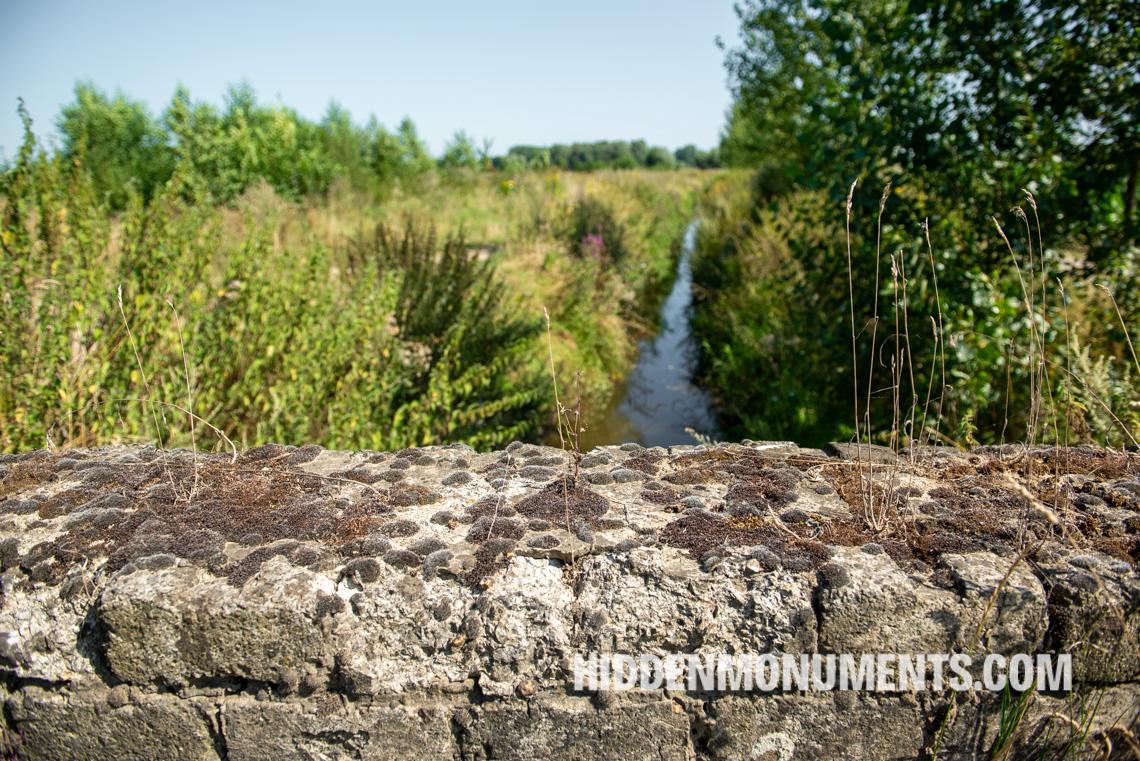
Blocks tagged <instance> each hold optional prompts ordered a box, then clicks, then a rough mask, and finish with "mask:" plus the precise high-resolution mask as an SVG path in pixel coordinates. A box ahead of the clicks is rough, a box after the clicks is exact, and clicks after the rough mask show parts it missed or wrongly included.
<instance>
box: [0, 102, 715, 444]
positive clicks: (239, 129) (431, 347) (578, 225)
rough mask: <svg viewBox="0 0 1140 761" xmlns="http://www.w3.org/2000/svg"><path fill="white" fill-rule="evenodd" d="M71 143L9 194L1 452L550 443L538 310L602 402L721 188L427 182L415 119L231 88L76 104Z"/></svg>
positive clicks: (696, 177)
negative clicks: (159, 108)
mask: <svg viewBox="0 0 1140 761" xmlns="http://www.w3.org/2000/svg"><path fill="white" fill-rule="evenodd" d="M24 116H25V118H27V115H26V114H25V115H24ZM60 124H61V127H62V132H63V133H64V135H65V139H64V141H63V145H62V147H61V149H60V150H58V151H45V150H43V149H41V148H40V147H39V146H38V145H37V144H36V141H35V140H34V138H33V137H32V133H31V131H30V129H29V130H28V131H27V138H26V141H25V143H24V145H23V146H22V148H21V149H20V151H19V153H18V155H17V156H16V157H15V158H14V159H13V161H12V162H11V165H10V166H8V167H7V169H6V171H5V172H4V174H3V193H2V198H0V210H2V213H3V229H2V233H0V235H2V243H3V252H4V257H3V263H2V265H0V277H3V279H4V281H5V283H6V291H5V296H4V298H3V300H2V301H0V449H2V450H4V451H12V450H17V449H26V448H34V447H42V446H45V445H55V446H65V445H93V444H100V443H110V442H119V441H130V440H139V439H141V440H150V441H159V442H161V443H163V444H164V445H190V444H191V443H192V438H196V443H197V446H199V447H203V448H205V447H210V446H213V445H214V444H215V443H218V439H217V437H216V436H214V434H213V432H212V430H211V428H210V426H216V427H217V429H219V430H221V431H224V432H225V433H227V434H228V435H229V436H230V437H231V438H232V439H233V440H234V441H235V442H237V443H238V444H239V445H243V446H251V445H255V444H258V443H263V442H269V441H276V442H285V443H295V444H302V443H308V442H314V443H320V444H324V445H327V446H330V447H345V448H357V447H369V448H377V449H389V448H398V447H402V446H408V445H421V444H429V443H441V442H451V441H464V442H467V443H470V444H472V445H475V446H478V447H483V448H485V447H491V446H494V445H501V444H504V443H506V442H509V441H510V440H512V439H516V438H518V439H536V438H539V437H540V436H541V435H542V431H543V430H544V429H545V428H546V427H547V426H548V425H550V422H549V421H550V420H551V402H550V375H549V371H548V370H546V368H545V362H546V359H547V349H546V343H545V333H544V330H543V319H542V318H543V307H546V308H547V309H548V310H549V312H550V314H551V318H552V322H553V328H554V332H555V341H554V343H555V352H556V364H557V365H558V368H559V371H560V372H565V373H566V374H568V375H569V374H570V373H573V372H577V371H581V373H582V388H583V393H584V394H585V395H586V396H587V398H589V399H590V400H602V399H604V398H606V396H607V395H608V394H609V392H610V389H611V387H612V384H613V383H614V381H615V380H617V379H618V378H620V377H621V376H622V375H623V374H624V373H625V371H626V370H627V369H628V367H629V366H630V364H631V363H632V361H633V359H634V355H635V346H636V338H637V337H638V335H639V334H640V333H641V332H642V331H643V330H645V329H648V328H649V327H650V323H651V322H652V315H653V313H654V310H653V304H654V302H655V300H656V299H657V298H658V295H659V294H660V292H661V291H662V289H663V288H664V287H665V286H666V285H667V284H668V282H669V280H670V278H671V276H672V271H673V266H674V263H675V257H676V250H677V243H678V241H679V239H680V237H681V234H682V232H683V229H684V227H685V225H686V223H687V222H688V220H689V219H690V218H691V215H692V213H693V208H694V204H695V200H696V198H697V196H698V194H699V193H700V192H701V191H702V189H703V188H704V186H705V185H706V184H707V182H708V181H709V180H710V178H711V176H712V175H711V174H709V173H705V172H701V171H699V170H696V169H687V170H664V171H649V170H644V169H641V170H632V171H623V172H617V171H598V172H593V173H589V174H585V173H571V172H564V171H560V170H558V169H547V170H544V171H525V172H518V173H509V172H503V171H496V170H494V168H493V164H492V163H491V162H489V161H488V162H483V163H477V164H475V165H467V164H466V163H463V162H459V163H456V162H452V161H450V160H449V159H448V157H447V155H446V154H445V156H444V159H443V160H442V161H438V162H437V161H436V160H434V159H431V158H430V157H428V156H427V153H426V151H425V150H424V149H423V147H422V143H419V141H418V138H416V137H415V133H414V128H413V127H411V123H410V122H405V123H404V124H403V125H401V127H400V128H399V129H398V130H397V131H395V132H392V133H389V132H387V131H384V130H383V129H382V128H380V127H378V126H376V125H375V124H374V123H372V124H370V125H366V126H365V127H363V128H361V127H356V126H353V125H352V123H351V122H350V121H348V120H347V118H346V116H345V118H343V119H342V116H341V115H340V114H339V112H333V113H331V114H330V116H329V117H327V118H326V120H325V122H324V123H323V124H322V125H313V124H309V123H306V122H305V121H304V120H303V119H300V118H299V117H296V115H295V114H293V113H292V112H290V111H288V110H287V109H283V108H268V107H262V106H259V105H257V104H256V102H255V101H253V100H252V95H251V94H249V93H248V91H246V90H242V89H239V90H235V92H234V93H232V94H231V99H230V102H229V103H228V104H227V105H226V106H225V108H224V109H221V110H217V109H213V108H212V107H210V106H208V105H204V104H193V103H191V102H190V101H189V99H188V98H187V97H185V95H184V94H183V93H179V94H178V95H176V97H175V100H174V102H173V103H172V105H171V107H170V109H169V110H168V112H167V113H166V114H165V115H164V116H163V117H162V118H161V119H151V118H150V117H149V116H147V115H146V113H145V110H143V109H141V107H140V106H138V104H132V103H131V102H130V101H129V100H127V99H125V98H122V97H118V98H105V97H103V96H100V95H99V94H98V92H97V91H95V90H93V89H91V88H83V87H81V88H79V90H78V91H77V99H76V102H75V103H73V104H72V105H70V106H68V107H67V108H66V109H65V110H64V113H63V116H62V117H61V119H60ZM69 125H70V126H69ZM75 125H80V126H75ZM335 125H340V126H339V127H338V126H335ZM29 126H30V125H29ZM336 156H341V157H342V159H343V160H334V159H335V157H336ZM449 162H450V163H449ZM191 410H192V411H193V417H191V416H190V415H189V412H190V411H191ZM191 420H193V421H194V423H195V425H193V426H192V425H191V424H190V423H191Z"/></svg>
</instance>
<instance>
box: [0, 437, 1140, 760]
mask: <svg viewBox="0 0 1140 761" xmlns="http://www.w3.org/2000/svg"><path fill="white" fill-rule="evenodd" d="M1138 548H1140V455H1137V454H1136V453H1130V452H1114V451H1108V450H1101V449H1091V448H1071V449H1047V448H1033V449H1028V448H1025V447H1007V448H1001V449H998V448H988V449H979V450H975V451H972V452H961V451H956V450H943V449H924V450H920V451H918V452H916V453H914V456H913V457H912V456H906V457H902V458H897V457H895V456H894V455H893V454H892V453H890V452H889V451H887V450H883V449H878V448H876V449H874V450H873V451H868V450H866V449H865V448H864V449H863V450H861V451H856V450H855V449H854V448H853V447H851V446H849V445H834V446H831V447H828V448H827V449H826V450H812V449H803V448H800V447H797V446H794V445H792V444H788V443H784V442H769V443H752V442H746V443H743V444H718V445H709V446H687V447H673V448H671V449H669V450H665V449H660V448H655V449H645V448H642V447H639V446H636V445H625V446H620V447H619V446H615V447H602V448H599V449H595V450H594V451H592V452H589V453H587V454H586V455H585V456H584V457H581V458H575V457H574V456H572V455H571V454H569V453H566V452H563V451H560V450H557V449H552V448H548V447H540V446H532V445H525V444H513V445H511V446H510V447H508V448H507V449H506V450H504V451H497V452H489V453H477V452H474V451H472V450H470V449H468V448H466V447H459V446H446V447H427V448H419V449H409V450H404V451H401V452H393V453H381V452H337V451H329V450H324V449H322V448H320V447H315V446H307V447H300V448H293V447H282V446H265V447H258V448H256V449H252V450H249V451H247V452H244V453H242V454H240V455H239V456H237V457H236V458H234V459H231V458H230V457H229V456H225V455H201V454H199V455H194V454H192V453H189V452H186V451H158V450H155V449H153V448H149V447H115V448H105V449H90V450H70V451H62V452H46V451H44V452H34V453H29V454H24V455H16V456H4V457H2V458H0V570H2V576H0V583H2V593H3V598H2V600H0V672H2V673H3V675H4V681H3V683H2V684H3V688H2V689H3V694H4V695H6V696H7V697H6V721H7V723H8V724H9V725H10V727H11V728H12V729H11V731H12V732H15V733H17V734H19V735H20V736H22V737H23V738H24V743H25V753H26V755H27V757H29V758H37V757H44V758H57V757H68V755H69V754H71V755H75V754H78V755H89V754H90V752H91V751H90V747H93V746H90V747H89V745H85V744H84V743H87V742H89V741H90V738H89V737H87V735H88V734H89V733H91V732H95V733H100V732H101V733H102V734H103V735H106V734H107V732H111V734H112V735H114V734H115V732H119V733H121V734H123V738H127V737H128V735H130V734H131V733H134V734H135V736H136V738H137V737H138V735H137V733H138V732H139V731H141V730H140V729H139V727H140V726H142V727H149V730H148V731H153V732H155V733H157V734H156V735H155V737H154V738H151V739H152V740H153V742H155V743H161V744H164V745H165V746H166V747H170V748H178V749H180V750H178V752H177V753H175V754H174V755H172V756H171V757H193V758H211V757H223V758H227V757H228V758H243V757H244V758H257V757H263V756H259V755H258V751H260V750H264V749H266V748H269V747H276V745H274V743H276V744H277V745H280V746H281V749H280V751H279V753H280V754H283V757H297V758H319V757H344V758H382V757H399V754H398V753H396V750H398V749H399V748H403V747H406V743H407V742H409V741H410V740H409V739H408V738H415V739H414V741H415V742H422V743H426V744H427V745H426V746H425V747H434V748H436V749H437V750H438V755H440V756H441V757H454V758H483V757H486V758H492V757H493V758H499V757H512V753H514V754H516V755H517V756H518V757H520V758H523V757H532V756H529V755H527V753H531V752H533V753H535V754H537V753H539V752H543V753H552V752H554V751H553V750H552V749H553V748H554V747H555V746H556V745H558V743H562V744H563V745H565V746H566V747H571V748H575V749H576V750H574V754H576V755H571V756H567V757H598V758H601V757H607V754H608V755H609V757H640V755H639V754H640V753H641V751H639V750H637V749H639V748H640V749H642V750H645V749H646V748H656V749H657V751H660V755H661V756H662V757H671V756H673V755H675V756H676V757H679V758H692V757H710V758H738V757H739V758H746V757H752V756H750V755H749V754H750V753H752V750H750V749H754V747H755V746H756V744H757V743H761V740H760V739H757V738H759V737H760V735H758V734H757V732H760V730H761V729H762V728H763V727H767V726H769V725H770V726H771V727H777V729H773V730H772V731H773V732H776V733H777V734H779V733H780V732H784V733H786V734H787V735H788V738H789V739H788V742H789V743H791V746H788V747H792V748H793V750H794V755H795V757H805V758H808V757H813V756H812V755H810V753H816V754H826V752H827V749H828V748H833V747H841V746H842V743H850V742H853V741H854V740H853V739H852V738H853V734H852V733H858V732H861V731H864V730H865V729H866V727H865V726H863V724H861V723H860V722H863V723H864V724H865V722H867V721H870V719H869V718H868V717H876V718H875V719H874V720H875V721H882V722H888V723H889V722H897V723H898V736H897V741H896V740H892V743H893V744H892V743H887V744H886V745H883V746H882V747H881V748H878V747H877V746H875V745H874V744H871V745H868V750H867V752H868V755H867V757H869V758H870V757H898V756H900V755H901V756H903V757H906V756H907V754H910V753H912V751H913V754H915V755H917V754H918V753H919V752H920V750H921V748H922V747H923V746H924V745H925V744H927V743H928V742H929V737H928V734H929V731H930V726H931V721H932V719H931V718H930V717H931V716H932V715H934V714H936V713H937V712H938V710H941V709H938V708H937V706H936V705H935V703H934V702H930V703H923V701H921V700H920V701H918V702H914V701H911V702H907V701H905V700H901V699H900V700H899V701H892V700H888V701H886V702H883V701H882V700H879V699H878V698H877V697H876V698H872V697H871V696H865V695H859V696H854V697H853V696H850V695H849V696H847V697H848V698H850V701H853V702H851V706H854V708H851V706H849V707H848V708H849V709H850V710H847V709H844V708H843V707H842V705H841V704H840V703H839V702H836V701H838V700H839V698H834V699H833V698H832V697H830V696H787V697H785V698H780V697H779V696H750V697H742V696H739V695H704V696H699V699H698V698H694V697H693V696H689V695H681V696H678V695H670V694H665V693H663V692H660V691H657V692H652V693H649V694H640V693H639V694H636V695H623V696H622V697H621V699H620V700H613V699H607V700H602V701H601V703H599V700H601V699H600V698H599V697H598V696H590V695H581V694H578V693H575V691H574V690H573V689H572V684H571V682H572V680H571V677H570V671H569V669H570V666H569V663H570V659H571V657H572V655H573V654H575V653H578V652H587V651H593V652H597V651H601V652H628V653H671V652H702V651H710V652H752V653H759V652H783V653H861V652H924V653H926V652H929V653H935V652H977V653H981V652H1003V653H1022V652H1024V653H1043V652H1054V653H1056V652H1073V653H1074V654H1075V658H1076V661H1077V666H1076V672H1077V677H1078V680H1079V681H1080V682H1081V683H1082V684H1089V685H1096V686H1098V688H1101V689H1106V690H1111V691H1113V692H1112V695H1113V697H1112V700H1114V701H1117V702H1118V703H1120V704H1121V705H1123V706H1128V705H1130V704H1131V702H1132V701H1133V700H1136V701H1137V702H1136V705H1137V706H1140V692H1137V690H1138V689H1140V687H1138V685H1137V682H1138V677H1137V674H1138V672H1140V649H1138V639H1137V628H1138V626H1137V620H1138V616H1137V609H1138V607H1140V575H1138V572H1137V560H1138V552H1140V550H1138ZM780 700H791V701H792V702H791V703H782V702H779V701H780ZM844 700H847V698H844ZM773 701H776V702H773ZM1110 703H1111V701H1110ZM1111 704H1112V705H1116V703H1111ZM1042 705H1044V703H1043V704H1042ZM855 709H858V710H855ZM861 711H862V712H863V713H860V712H861ZM829 717H830V718H829ZM140 722H141V724H140ZM646 722H650V723H649V724H646ZM813 722H814V724H818V729H817V730H813V732H814V734H811V736H810V737H809V736H805V735H803V734H802V732H800V733H797V732H796V731H793V730H792V729H789V727H792V726H793V725H794V726H798V727H803V726H808V725H813V726H814V724H813ZM68 726H73V727H75V728H82V731H81V729H72V730H69V729H68ZM108 727H111V728H112V729H108ZM115 727H118V729H114V728H115ZM607 727H611V728H613V727H616V728H618V729H613V731H612V732H610V731H609V730H607V729H606V728H607ZM652 727H656V728H652ZM860 727H863V729H860ZM781 728H782V729H781ZM116 736H117V735H116ZM764 736H765V737H766V736H767V735H764ZM781 736H782V735H781ZM985 736H987V735H986V732H982V735H981V737H983V738H984V737H985ZM991 736H992V733H991ZM970 738H973V739H970ZM123 742H126V743H127V744H126V745H123V746H121V747H120V746H116V750H115V753H118V755H115V756H113V757H116V758H126V757H140V758H142V757H154V756H148V755H146V754H145V753H138V754H136V755H134V756H132V755H131V753H132V751H131V750H130V747H131V746H130V743H129V738H128V739H123ZM149 742H150V740H148V743H149ZM770 742H771V743H776V744H775V745H773V747H774V748H776V749H777V751H779V752H778V753H777V755H775V756H772V757H773V758H777V757H779V758H784V757H785V755H781V754H783V753H784V751H783V750H780V748H785V749H786V747H785V746H786V744H785V745H781V744H780V743H783V742H784V741H783V740H779V742H777V741H776V740H771V741H770ZM957 742H959V744H960V745H961V744H962V743H965V745H962V746H961V747H967V746H969V743H970V742H974V743H977V742H979V740H978V736H977V735H976V733H975V734H974V735H963V736H962V737H960V738H959V739H958V741H957ZM567 743H568V745H567ZM761 744H763V743H761ZM243 748H244V749H245V750H244V751H243V750H242V749H243ZM346 748H347V749H348V750H346ZM797 748H798V750H795V749H797ZM386 749H387V750H386ZM393 749H396V750H393ZM543 749H545V750H543ZM615 749H616V750H615ZM622 749H625V750H622ZM524 750H525V751H526V753H524V752H523V751H524ZM673 750H675V751H676V754H674V753H673ZM880 750H881V751H882V753H879V751H880ZM626 751H628V754H627V755H624V756H623V755H622V753H625V752H626ZM657 751H655V753H656V752H657ZM809 751H810V753H809ZM101 752H103V751H101ZM774 752H775V751H774ZM103 753H104V755H102V756H100V755H98V754H96V755H95V756H94V757H112V756H110V755H106V754H107V753H110V751H105V752H103ZM805 753H807V754H808V755H804V754H805ZM321 754H325V755H324V756H322V755H321ZM338 754H339V755H338ZM591 754H593V755H591ZM614 754H617V755H616V756H615V755H614ZM431 756H432V754H431V753H428V754H427V757H431ZM787 757H789V758H790V757H792V756H787Z"/></svg>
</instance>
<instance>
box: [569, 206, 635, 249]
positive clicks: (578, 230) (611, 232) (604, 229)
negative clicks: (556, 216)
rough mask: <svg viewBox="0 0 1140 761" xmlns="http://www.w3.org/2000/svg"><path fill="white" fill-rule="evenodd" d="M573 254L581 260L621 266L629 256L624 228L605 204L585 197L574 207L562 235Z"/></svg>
mask: <svg viewBox="0 0 1140 761" xmlns="http://www.w3.org/2000/svg"><path fill="white" fill-rule="evenodd" d="M563 235H564V238H565V240H566V243H567V245H568V246H569V249H570V253H571V254H573V255H574V256H575V257H577V258H579V259H587V258H589V259H594V260H597V261H601V262H613V263H615V264H616V263H621V262H622V261H623V260H624V259H625V256H626V244H625V228H624V227H623V226H622V225H621V223H620V222H618V221H617V219H616V217H615V216H614V213H613V210H612V209H611V208H610V207H609V206H608V205H606V203H605V202H603V201H600V200H598V199H596V198H592V197H589V196H587V197H585V198H582V199H580V200H579V201H578V202H577V203H575V204H574V209H573V210H572V211H571V212H570V219H569V223H568V225H567V227H566V231H565V232H564V233H563Z"/></svg>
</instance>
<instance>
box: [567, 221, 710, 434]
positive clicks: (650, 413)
mask: <svg viewBox="0 0 1140 761" xmlns="http://www.w3.org/2000/svg"><path fill="white" fill-rule="evenodd" d="M696 241H697V223H696V222H695V221H694V222H691V223H690V224H689V226H688V228H687V229H686V230H685V235H684V239H683V241H682V244H681V256H680V258H679V259H678V262H677V274H676V277H675V279H674V280H673V287H672V290H670V292H669V296H668V297H667V298H666V299H665V303H664V304H662V306H661V313H660V326H661V328H660V330H659V332H658V333H657V335H655V336H653V337H651V338H647V339H645V340H643V341H640V342H639V343H638V358H637V364H636V365H634V367H633V369H632V370H631V371H630V372H629V375H627V376H626V378H625V380H624V381H623V382H622V383H619V384H618V385H617V386H615V387H614V393H613V396H612V397H611V399H610V403H609V404H608V405H607V406H606V408H605V409H602V410H595V411H592V412H591V411H590V410H587V411H586V414H585V416H584V417H585V423H586V426H587V429H586V431H584V432H583V434H582V449H583V451H586V450H589V449H590V448H591V447H595V446H599V445H601V444H624V443H626V442H631V441H632V442H636V443H638V444H642V445H644V446H647V447H653V446H671V445H675V444H694V443H696V439H695V437H694V436H693V435H692V434H691V433H689V430H694V431H697V432H698V433H700V434H702V435H705V436H710V437H716V435H717V428H716V414H715V410H714V407H713V402H712V398H711V397H710V396H709V394H708V393H706V392H705V391H704V390H703V389H701V388H699V387H698V386H696V385H695V384H694V383H693V373H694V371H695V369H696V365H697V346H696V342H695V341H694V340H693V335H692V332H691V330H690V328H689V307H690V305H691V304H692V302H693V272H692V266H691V259H692V255H693V249H694V248H695V246H696Z"/></svg>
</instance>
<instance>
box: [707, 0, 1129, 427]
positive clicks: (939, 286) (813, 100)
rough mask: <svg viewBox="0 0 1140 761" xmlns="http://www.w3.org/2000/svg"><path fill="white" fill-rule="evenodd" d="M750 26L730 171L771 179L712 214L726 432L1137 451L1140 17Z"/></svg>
mask: <svg viewBox="0 0 1140 761" xmlns="http://www.w3.org/2000/svg"><path fill="white" fill-rule="evenodd" d="M739 15H740V22H741V34H740V40H739V42H738V44H736V45H735V46H729V47H728V48H727V66H728V69H729V72H730V77H731V81H732V87H733V92H734V95H735V103H734V106H733V109H732V112H731V115H730V119H729V124H728V127H727V130H726V133H725V138H724V141H723V143H722V145H721V149H720V156H721V158H722V160H723V161H725V162H726V163H728V164H730V165H734V166H746V167H750V168H752V169H753V170H754V172H755V173H754V175H753V179H752V182H751V184H750V186H748V187H743V186H741V185H739V184H735V185H734V184H724V183H722V185H721V186H720V187H719V188H718V189H717V191H716V192H715V193H714V194H713V196H712V197H711V198H710V201H709V212H708V215H707V216H708V220H707V222H706V224H705V225H704V226H703V228H702V234H701V240H700V252H699V254H698V256H697V257H696V260H695V264H694V277H695V281H696V284H697V295H696V314H695V324H694V330H695V333H696V335H697V336H698V338H699V339H700V340H701V342H702V350H703V353H702V356H703V371H702V372H703V379H704V381H705V382H706V383H707V384H708V385H709V386H710V387H711V388H712V389H713V390H714V391H715V392H716V395H717V397H718V399H719V402H720V405H721V411H722V413H723V417H724V420H723V423H724V430H725V432H726V435H728V436H729V437H730V438H734V437H739V436H746V435H750V436H752V437H754V438H774V439H793V440H797V441H799V442H801V443H805V444H819V443H822V442H825V441H828V440H846V439H851V438H853V437H856V436H857V435H858V436H860V437H862V438H863V439H864V440H866V439H868V438H870V439H872V440H875V441H878V442H880V443H892V444H895V445H896V446H897V445H899V444H901V443H903V442H917V441H921V442H923V443H928V442H934V443H950V444H958V445H968V444H972V443H976V442H983V443H996V442H1000V441H1025V440H1028V441H1031V442H1032V441H1046V442H1048V441H1056V442H1060V443H1065V442H1081V441H1097V442H1102V443H1106V444H1114V445H1120V444H1131V445H1134V444H1135V443H1136V439H1137V438H1140V402H1138V400H1140V365H1138V364H1137V362H1136V355H1135V353H1134V351H1133V346H1132V343H1131V341H1135V340H1136V339H1137V337H1138V336H1140V330H1138V329H1140V266H1138V265H1140V257H1138V255H1137V253H1138V249H1137V228H1136V222H1135V206H1136V195H1137V170H1138V160H1140V133H1138V132H1137V126H1136V125H1137V117H1138V116H1140V113H1138V112H1140V96H1138V94H1140V64H1138V63H1137V59H1136V56H1135V52H1134V51H1135V50H1136V49H1137V47H1138V46H1140V37H1138V32H1137V29H1138V28H1140V27H1138V26H1137V25H1136V23H1135V22H1136V15H1135V11H1134V9H1132V10H1130V9H1129V8H1128V7H1127V4H1120V3H1115V2H1109V1H1108V0H1104V1H1101V0H1094V1H1093V2H1080V3H1075V2H1026V1H1021V0H1018V1H1016V2H998V1H997V0H993V1H992V2H990V1H986V2H977V3H974V2H971V3H951V4H949V5H946V4H941V5H937V6H935V5H927V4H922V3H917V4H916V3H873V2H871V3H866V2H865V3H855V4H854V5H852V4H851V3H847V2H838V1H837V0H754V1H753V2H747V3H743V4H742V5H741V7H740V8H739ZM856 179H857V180H858V181H857V184H855V185H854V189H853V190H852V187H853V186H852V182H853V180H856ZM849 241H850V258H849V254H848V251H849V249H848V242H849ZM1130 336H1131V340H1130ZM853 366H854V367H855V368H856V372H855V373H854V376H853V373H852V367H853Z"/></svg>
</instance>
